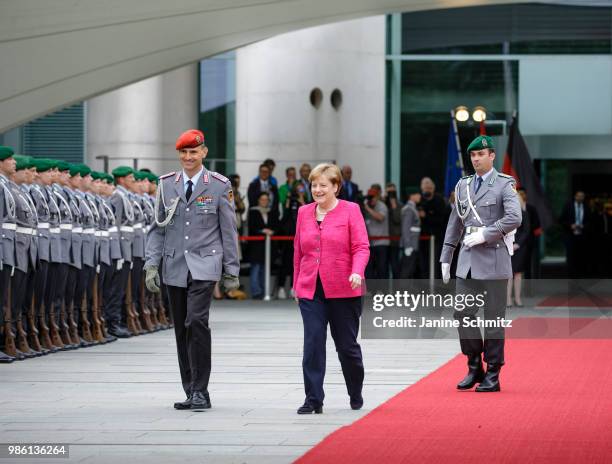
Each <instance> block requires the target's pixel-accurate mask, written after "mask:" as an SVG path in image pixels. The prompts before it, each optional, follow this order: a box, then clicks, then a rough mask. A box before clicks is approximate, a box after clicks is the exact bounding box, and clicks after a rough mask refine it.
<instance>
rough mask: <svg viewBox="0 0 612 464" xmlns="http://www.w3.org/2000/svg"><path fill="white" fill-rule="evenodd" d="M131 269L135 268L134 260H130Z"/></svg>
mask: <svg viewBox="0 0 612 464" xmlns="http://www.w3.org/2000/svg"><path fill="white" fill-rule="evenodd" d="M130 269H134V261H130Z"/></svg>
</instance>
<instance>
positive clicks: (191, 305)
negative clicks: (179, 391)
mask: <svg viewBox="0 0 612 464" xmlns="http://www.w3.org/2000/svg"><path fill="white" fill-rule="evenodd" d="M215 283H216V282H214V281H212V280H193V279H192V278H191V274H189V276H188V277H187V288H183V287H174V286H170V285H168V297H169V300H170V309H171V311H172V316H173V319H174V334H175V336H176V350H177V353H178V361H179V368H180V370H181V381H182V382H183V389H184V390H185V393H186V394H187V395H189V394H190V393H191V392H196V391H199V392H202V393H204V392H206V391H208V382H209V380H210V368H211V337H210V327H209V326H208V317H209V312H210V302H211V299H212V294H213V290H214V288H215Z"/></svg>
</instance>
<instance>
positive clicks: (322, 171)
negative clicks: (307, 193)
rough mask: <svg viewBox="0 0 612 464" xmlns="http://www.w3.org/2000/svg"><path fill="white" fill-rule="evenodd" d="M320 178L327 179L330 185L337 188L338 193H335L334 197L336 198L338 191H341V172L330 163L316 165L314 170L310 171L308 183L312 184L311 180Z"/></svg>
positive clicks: (338, 192)
mask: <svg viewBox="0 0 612 464" xmlns="http://www.w3.org/2000/svg"><path fill="white" fill-rule="evenodd" d="M321 176H325V177H327V178H328V179H329V180H330V182H331V183H332V185H337V186H338V191H337V192H336V196H338V195H339V194H340V190H342V172H340V168H339V167H338V166H337V165H335V164H331V163H321V164H317V165H316V166H315V168H314V169H313V170H312V171H310V175H309V176H308V182H310V183H312V181H313V180H315V179H317V178H319V177H321Z"/></svg>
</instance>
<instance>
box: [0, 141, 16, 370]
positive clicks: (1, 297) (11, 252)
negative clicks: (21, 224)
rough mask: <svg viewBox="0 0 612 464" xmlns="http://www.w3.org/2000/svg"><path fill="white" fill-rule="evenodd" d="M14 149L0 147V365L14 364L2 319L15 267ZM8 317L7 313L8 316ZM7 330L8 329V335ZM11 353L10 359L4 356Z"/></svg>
mask: <svg viewBox="0 0 612 464" xmlns="http://www.w3.org/2000/svg"><path fill="white" fill-rule="evenodd" d="M13 155H14V152H13V149H12V148H11V147H7V146H0V234H1V235H0V322H1V323H2V324H3V326H4V331H3V332H2V333H3V334H4V335H3V336H2V340H0V342H1V345H0V349H1V350H2V351H0V363H10V362H13V360H14V359H15V356H16V355H17V352H16V348H15V345H14V338H13V336H14V333H13V332H12V327H11V324H10V323H11V319H8V321H6V320H5V314H4V308H6V307H7V303H8V294H9V290H8V289H9V287H10V277H11V272H12V269H13V266H14V265H15V230H16V229H17V224H16V222H15V199H14V198H13V194H12V193H11V189H10V187H9V183H10V180H9V177H10V176H11V175H12V174H13V172H15V160H14V159H13ZM9 316H10V314H9ZM7 329H8V330H9V331H8V332H7ZM4 351H8V352H10V354H11V355H12V356H9V355H7V354H5V353H4Z"/></svg>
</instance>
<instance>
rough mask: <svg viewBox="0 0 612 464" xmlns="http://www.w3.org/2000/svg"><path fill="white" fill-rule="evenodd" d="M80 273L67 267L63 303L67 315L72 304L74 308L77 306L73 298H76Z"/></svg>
mask: <svg viewBox="0 0 612 464" xmlns="http://www.w3.org/2000/svg"><path fill="white" fill-rule="evenodd" d="M80 273H81V270H80V269H77V268H76V267H74V266H70V265H69V266H68V274H67V276H66V290H65V293H64V303H65V304H66V313H67V314H68V311H70V307H71V305H72V304H73V303H75V304H74V307H76V306H77V305H76V299H75V296H76V289H77V283H78V281H79V277H80V276H79V275H80ZM74 307H73V309H74ZM77 321H78V319H77Z"/></svg>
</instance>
